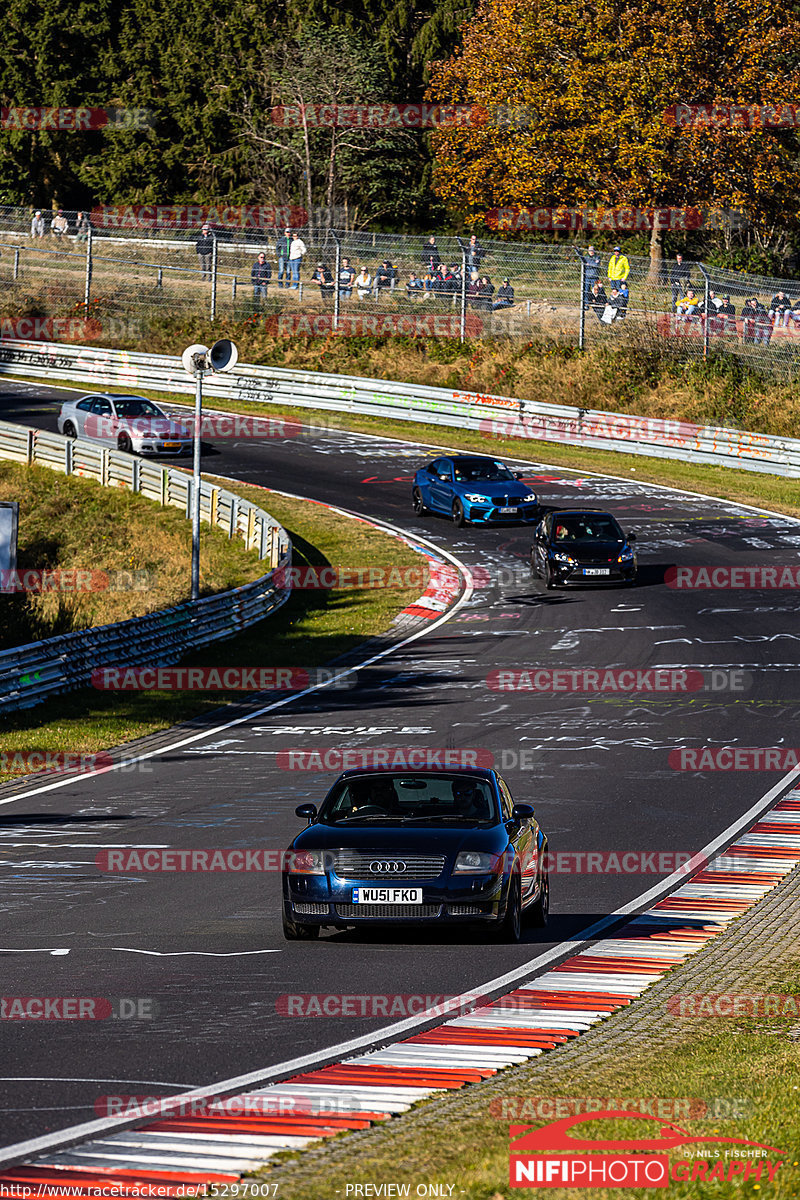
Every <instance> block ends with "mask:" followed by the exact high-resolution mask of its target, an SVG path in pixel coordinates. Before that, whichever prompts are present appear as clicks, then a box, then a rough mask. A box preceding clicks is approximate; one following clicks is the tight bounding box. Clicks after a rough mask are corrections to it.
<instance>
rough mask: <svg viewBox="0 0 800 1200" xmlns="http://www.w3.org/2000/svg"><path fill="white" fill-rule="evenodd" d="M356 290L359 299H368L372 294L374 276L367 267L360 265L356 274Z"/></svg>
mask: <svg viewBox="0 0 800 1200" xmlns="http://www.w3.org/2000/svg"><path fill="white" fill-rule="evenodd" d="M356 291H357V292H358V298H359V300H366V299H367V297H368V296H370V295H371V294H372V276H371V275H370V273H369V271H368V270H367V268H366V267H359V269H358V274H357V275H356Z"/></svg>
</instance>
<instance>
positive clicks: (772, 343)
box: [0, 208, 800, 378]
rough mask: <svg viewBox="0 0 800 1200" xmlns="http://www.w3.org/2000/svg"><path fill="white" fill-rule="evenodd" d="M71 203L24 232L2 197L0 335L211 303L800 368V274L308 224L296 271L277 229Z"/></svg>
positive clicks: (117, 322)
mask: <svg viewBox="0 0 800 1200" xmlns="http://www.w3.org/2000/svg"><path fill="white" fill-rule="evenodd" d="M300 211H302V210H300ZM64 215H65V219H66V223H67V230H66V231H65V232H61V233H57V232H55V231H54V230H53V222H52V214H49V213H48V214H45V216H44V218H43V224H44V230H43V232H42V233H41V235H39V234H37V235H35V236H32V235H31V218H32V214H31V213H30V212H29V211H28V210H25V209H19V208H18V209H10V208H5V209H2V210H0V283H2V285H3V290H4V305H3V307H2V309H0V311H2V312H3V313H4V316H3V317H2V325H0V334H2V336H5V337H17V338H28V339H30V338H33V339H37V338H38V339H45V340H74V341H81V340H94V341H97V340H101V339H104V338H105V339H108V340H111V341H114V340H117V341H120V340H124V339H126V338H127V339H130V338H134V339H135V338H140V337H143V336H146V332H147V329H148V328H149V327H150V326H153V325H155V324H157V323H158V322H159V320H163V318H164V317H166V316H169V317H192V318H194V317H197V316H199V315H205V316H207V317H208V318H209V320H214V319H215V318H217V317H225V318H230V319H233V320H244V319H247V318H253V319H256V320H258V321H260V322H263V324H264V325H265V327H266V328H267V329H268V330H270V331H272V332H275V333H276V334H279V335H281V334H282V335H285V336H287V337H290V336H293V335H320V334H323V335H324V334H329V333H338V334H351V335H358V336H368V337H369V336H381V335H386V334H407V335H418V336H426V337H440V338H455V339H460V340H461V341H464V340H468V339H475V338H486V337H491V338H503V337H509V338H515V339H526V340H534V339H539V340H540V339H542V338H546V339H550V340H553V341H555V342H558V343H561V344H564V345H574V346H578V347H580V348H590V347H593V346H601V345H607V346H609V347H611V346H614V345H619V344H620V343H623V342H624V343H625V344H627V345H633V346H638V347H640V348H647V349H649V350H655V349H658V350H659V351H660V352H661V353H670V354H673V355H674V356H676V357H680V358H681V359H687V358H700V357H707V356H708V355H709V354H712V353H713V352H715V351H716V350H718V349H723V350H725V351H727V352H729V353H732V354H734V355H736V356H738V357H739V358H740V359H742V360H744V361H746V362H748V363H750V364H752V365H753V366H755V367H757V368H758V369H760V370H761V371H764V372H766V373H769V374H773V375H775V376H776V377H781V378H791V377H793V375H794V372H795V369H796V364H797V353H798V348H800V281H797V282H794V281H788V282H787V281H786V280H780V279H771V278H767V277H764V276H754V275H748V274H745V273H742V272H735V271H729V270H722V269H719V268H711V267H708V268H706V267H705V266H704V265H703V264H701V263H683V264H682V265H681V264H678V263H677V262H676V261H674V260H669V261H667V260H665V261H663V262H662V263H656V264H654V263H652V262H651V260H650V259H648V258H641V257H635V256H630V257H625V256H622V257H621V258H618V257H616V256H614V255H610V254H608V253H607V252H605V253H603V254H600V255H590V254H589V253H588V248H587V247H576V246H575V245H574V244H573V243H568V242H566V240H565V241H563V242H561V243H560V244H559V243H557V242H554V243H552V244H542V243H527V244H526V243H520V242H510V241H503V240H500V239H481V240H479V241H476V239H468V238H458V237H453V236H450V235H425V234H423V235H419V236H409V235H404V234H382V233H366V232H341V233H337V232H335V231H332V230H328V231H326V232H325V233H323V234H315V235H314V236H313V238H312V235H311V234H309V233H308V232H307V231H304V230H303V229H299V230H296V231H295V232H296V234H297V236H298V238H299V243H302V244H296V246H295V252H296V255H299V256H300V257H299V261H298V259H297V258H295V264H296V265H295V267H294V273H293V268H292V265H291V262H290V260H289V253H290V250H289V247H288V245H284V244H283V241H282V236H281V234H282V231H281V230H280V229H276V228H272V229H271V230H267V229H263V228H258V229H253V228H248V229H239V228H221V227H218V228H214V227H213V226H212V227H211V229H210V230H209V234H208V237H207V239H206V240H205V241H203V240H202V235H201V232H200V230H199V229H198V228H194V229H176V228H174V227H170V228H167V229H158V228H153V226H152V224H151V225H150V226H149V227H148V228H147V229H146V230H145V229H143V228H142V226H141V225H139V226H136V225H135V226H134V228H133V229H129V228H125V227H120V228H117V229H114V230H112V231H109V229H108V228H105V227H104V228H102V229H96V228H94V229H93V228H89V229H88V230H87V229H86V228H85V227H84V228H83V231H80V230H79V229H78V226H77V216H78V215H77V214H74V213H66V214H64ZM145 232H146V233H147V236H142V235H143V233H145ZM198 239H201V240H200V241H199V242H198ZM290 240H291V239H290ZM259 255H263V258H259ZM254 271H255V275H254ZM15 313H16V314H17V316H16V317H15V316H14V314H15ZM6 314H8V315H6Z"/></svg>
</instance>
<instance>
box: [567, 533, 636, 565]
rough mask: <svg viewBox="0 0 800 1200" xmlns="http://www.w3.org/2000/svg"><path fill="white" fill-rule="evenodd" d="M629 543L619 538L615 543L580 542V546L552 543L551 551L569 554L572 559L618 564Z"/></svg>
mask: <svg viewBox="0 0 800 1200" xmlns="http://www.w3.org/2000/svg"><path fill="white" fill-rule="evenodd" d="M626 544H627V543H626V542H625V541H624V540H622V541H620V539H619V538H615V539H614V541H613V542H580V543H579V544H578V545H574V544H570V543H569V542H551V543H550V549H551V550H556V551H560V552H561V553H563V554H569V555H571V556H572V558H577V559H579V560H583V559H585V558H587V559H589V558H590V559H592V560H593V561H594V560H595V559H602V558H606V559H613V561H614V562H616V560H617V558H618V556H619V555H620V553H621V552H622V550H623V548H624V547H625V545H626Z"/></svg>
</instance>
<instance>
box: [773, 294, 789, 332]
mask: <svg viewBox="0 0 800 1200" xmlns="http://www.w3.org/2000/svg"><path fill="white" fill-rule="evenodd" d="M791 307H792V302H791V300H790V299H789V297H788V296H787V295H786V292H776V293H775V295H774V296H773V297H772V299H771V300H770V302H769V315H770V316H771V317H773V318H774V319H775V328H776V329H777V328H778V326H779V325H783V326H784V328H785V327H786V326H787V325H788V324H789V317H788V313H789V311H790V309H791Z"/></svg>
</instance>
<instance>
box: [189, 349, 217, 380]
mask: <svg viewBox="0 0 800 1200" xmlns="http://www.w3.org/2000/svg"><path fill="white" fill-rule="evenodd" d="M217 345H219V343H217ZM207 356H208V346H203V345H201V344H200V342H195V343H194V345H193V346H187V348H186V349H185V350H184V352H183V354H182V355H181V362H182V363H183V369H184V371H188V372H189V374H190V375H191V376H192V377H194V376H195V375H197V374H198V373H199V372H200V371H205V370H207V367H208V362H207Z"/></svg>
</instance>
